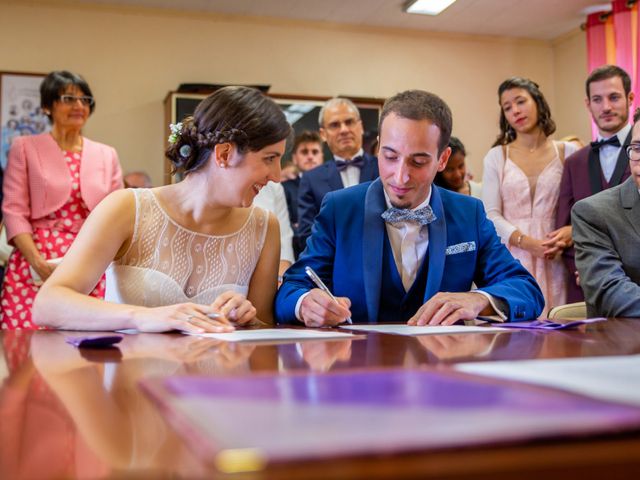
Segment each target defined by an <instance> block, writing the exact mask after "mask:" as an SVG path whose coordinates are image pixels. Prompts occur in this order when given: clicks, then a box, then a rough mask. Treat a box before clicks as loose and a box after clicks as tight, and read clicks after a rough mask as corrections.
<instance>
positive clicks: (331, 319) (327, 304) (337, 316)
mask: <svg viewBox="0 0 640 480" xmlns="http://www.w3.org/2000/svg"><path fill="white" fill-rule="evenodd" d="M337 300H338V303H336V302H334V301H333V299H332V298H331V297H330V296H329V295H327V294H326V293H324V292H323V291H322V290H320V289H319V288H314V289H312V290H310V291H309V293H308V295H307V296H306V297H304V298H303V299H302V303H301V304H300V318H301V319H302V321H303V322H304V324H305V325H306V326H307V327H335V326H336V325H340V324H341V323H344V322H345V321H346V320H347V318H349V317H350V316H351V311H350V310H349V307H350V306H351V300H349V299H348V298H347V297H338V298H337Z"/></svg>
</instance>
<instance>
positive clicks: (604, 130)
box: [547, 65, 633, 303]
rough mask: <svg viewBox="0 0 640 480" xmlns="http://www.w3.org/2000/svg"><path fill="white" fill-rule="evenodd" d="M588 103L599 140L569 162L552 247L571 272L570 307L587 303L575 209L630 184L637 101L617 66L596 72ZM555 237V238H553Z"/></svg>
mask: <svg viewBox="0 0 640 480" xmlns="http://www.w3.org/2000/svg"><path fill="white" fill-rule="evenodd" d="M586 94H587V97H586V99H585V103H586V106H587V108H588V109H589V112H590V113H591V118H592V119H593V121H594V122H595V124H596V126H597V127H598V138H597V140H596V141H595V142H592V143H591V144H590V145H587V146H586V147H584V148H582V149H581V150H578V151H577V152H575V153H574V154H573V155H571V156H569V157H567V159H566V161H565V164H564V170H563V173H562V180H561V181H560V195H559V198H558V210H557V214H556V228H557V230H556V231H555V232H552V234H553V238H550V239H549V241H548V245H547V246H548V247H549V248H550V249H552V250H551V251H553V250H562V249H564V251H563V253H562V257H563V261H564V263H565V265H566V267H567V270H568V276H569V279H568V289H567V302H568V303H573V302H579V301H582V300H584V295H583V293H582V289H581V288H580V287H579V286H578V284H577V277H576V268H575V262H574V250H573V247H572V245H573V241H572V231H571V208H572V207H573V205H574V204H575V203H576V202H578V201H579V200H582V199H583V198H587V197H589V196H591V195H594V194H596V193H598V192H600V191H602V190H606V189H608V188H611V187H615V186H616V185H620V184H621V183H622V182H624V181H625V180H626V179H627V178H629V175H630V171H629V162H628V160H627V156H626V154H625V151H624V149H625V148H626V146H627V145H629V141H630V138H631V125H630V124H629V108H630V106H631V102H632V101H633V92H632V91H631V79H630V78H629V75H628V74H627V72H625V71H624V70H623V69H621V68H620V67H618V66H616V65H604V66H602V67H599V68H596V69H595V70H594V71H593V72H591V74H590V75H589V77H588V78H587V81H586ZM550 235H551V234H550Z"/></svg>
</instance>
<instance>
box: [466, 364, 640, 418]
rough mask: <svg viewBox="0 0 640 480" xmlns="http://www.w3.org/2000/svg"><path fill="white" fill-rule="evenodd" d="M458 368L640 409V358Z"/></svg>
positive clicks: (483, 365) (474, 365) (482, 365)
mask: <svg viewBox="0 0 640 480" xmlns="http://www.w3.org/2000/svg"><path fill="white" fill-rule="evenodd" d="M455 368H456V369H458V370H461V371H463V372H467V373H474V374H478V375H485V376H489V377H499V378H503V379H509V380H516V381H520V382H526V383H535V384H537V385H544V386H547V387H554V388H559V389H562V390H568V391H571V392H574V393H580V394H582V395H587V396H590V397H594V398H599V399H604V400H609V401H614V402H619V403H626V404H631V405H636V406H640V388H638V386H639V385H640V355H625V356H612V357H586V358H560V359H552V360H516V361H514V360H509V361H501V362H484V363H460V364H458V365H456V366H455Z"/></svg>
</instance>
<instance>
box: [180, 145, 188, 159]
mask: <svg viewBox="0 0 640 480" xmlns="http://www.w3.org/2000/svg"><path fill="white" fill-rule="evenodd" d="M178 152H179V153H180V156H181V157H182V158H189V155H191V145H182V146H181V147H180V150H178Z"/></svg>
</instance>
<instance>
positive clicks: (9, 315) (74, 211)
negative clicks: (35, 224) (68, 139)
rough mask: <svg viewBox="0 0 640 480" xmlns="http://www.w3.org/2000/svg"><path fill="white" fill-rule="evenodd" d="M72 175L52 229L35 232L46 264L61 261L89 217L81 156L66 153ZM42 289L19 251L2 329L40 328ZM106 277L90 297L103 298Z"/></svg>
mask: <svg viewBox="0 0 640 480" xmlns="http://www.w3.org/2000/svg"><path fill="white" fill-rule="evenodd" d="M63 153H64V158H65V160H66V161H67V167H68V168H69V175H71V179H72V180H71V195H70V197H69V199H68V200H67V202H66V203H65V204H64V205H63V206H62V207H60V209H59V210H57V211H55V212H53V213H50V214H49V216H48V217H47V218H48V219H51V220H56V223H55V227H53V228H35V229H34V231H33V241H34V242H35V244H36V247H37V249H38V251H40V253H41V254H42V256H43V257H44V258H45V260H51V259H54V258H61V257H63V256H64V254H65V253H66V252H67V250H68V249H69V247H70V246H71V243H72V242H73V240H74V239H75V238H76V235H77V232H78V230H79V227H80V225H82V223H83V222H84V221H85V219H86V218H87V216H89V209H88V208H87V206H86V205H85V203H84V201H83V200H82V196H81V195H80V159H81V153H80V152H71V151H65V152H63ZM38 289H39V286H38V285H36V283H34V280H33V277H32V274H31V270H30V266H29V263H28V262H27V260H26V259H25V258H24V256H23V255H22V253H21V252H20V250H18V249H17V248H16V249H14V250H13V253H12V254H11V256H10V257H9V261H8V263H7V268H6V272H5V276H4V284H3V285H2V294H1V295H0V307H1V308H0V328H2V329H5V330H6V329H8V330H13V329H16V328H27V329H34V328H37V326H36V325H34V324H33V322H32V321H31V307H32V306H33V301H34V300H35V298H36V294H37V293H38ZM104 289H105V279H104V276H103V277H102V278H101V279H100V281H99V282H98V285H97V286H96V288H95V289H94V290H93V292H91V295H92V296H94V297H98V298H103V297H104Z"/></svg>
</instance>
